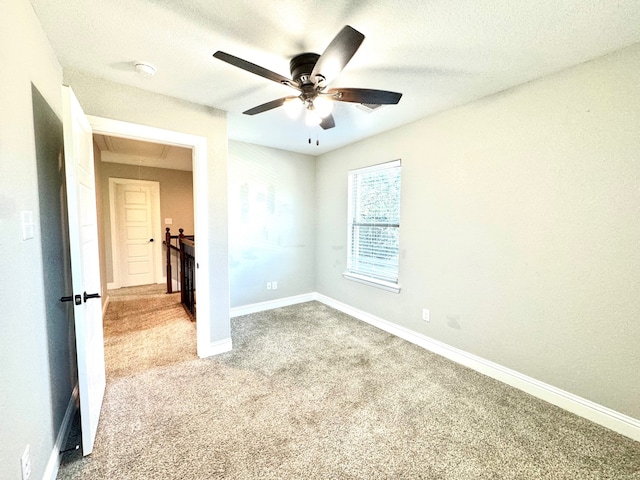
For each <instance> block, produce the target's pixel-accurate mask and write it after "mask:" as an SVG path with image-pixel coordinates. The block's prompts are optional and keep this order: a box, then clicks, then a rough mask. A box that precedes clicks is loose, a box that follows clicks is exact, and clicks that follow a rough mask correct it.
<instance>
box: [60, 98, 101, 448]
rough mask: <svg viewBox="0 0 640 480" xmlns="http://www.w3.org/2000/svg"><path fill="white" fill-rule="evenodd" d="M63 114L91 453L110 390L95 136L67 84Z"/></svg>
mask: <svg viewBox="0 0 640 480" xmlns="http://www.w3.org/2000/svg"><path fill="white" fill-rule="evenodd" d="M62 114H63V119H62V120H63V125H64V154H65V170H66V180H67V203H68V211H69V237H70V240H69V243H70V249H71V275H72V283H73V297H72V300H73V302H74V309H73V313H74V317H75V330H76V349H77V357H78V387H79V391H80V416H81V425H82V451H83V454H84V455H89V454H90V453H91V451H92V450H93V444H94V442H95V438H96V432H97V430H98V420H99V418H100V409H101V407H102V399H103V397H104V390H105V386H106V376H105V366H104V340H103V332H102V302H101V301H100V298H99V293H100V292H101V288H100V261H99V256H98V222H97V211H96V191H95V190H96V189H95V177H94V169H93V134H92V131H91V126H90V125H89V121H88V120H87V118H86V116H85V114H84V112H83V111H82V108H81V107H80V104H79V103H78V100H77V99H76V97H75V95H74V94H73V91H72V90H71V88H69V87H66V86H63V87H62Z"/></svg>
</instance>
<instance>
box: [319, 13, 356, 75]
mask: <svg viewBox="0 0 640 480" xmlns="http://www.w3.org/2000/svg"><path fill="white" fill-rule="evenodd" d="M363 41H364V35H363V34H361V33H360V32H359V31H357V30H356V29H354V28H352V27H350V26H349V25H345V27H344V28H343V29H342V30H340V32H339V33H338V35H336V36H335V38H334V39H333V40H331V43H330V44H329V46H328V47H327V48H326V50H325V51H324V53H323V54H322V55H321V56H320V58H319V59H318V61H317V62H316V64H315V66H314V67H313V71H312V72H311V81H312V82H313V83H315V84H316V85H318V84H319V83H324V84H328V83H330V82H331V81H332V80H333V79H334V78H335V77H336V76H337V75H338V73H340V72H341V71H342V69H343V68H344V67H345V65H346V64H347V63H348V62H349V60H351V57H353V55H354V54H355V53H356V51H357V50H358V48H360V45H361V44H362V42H363ZM318 76H320V78H319V79H318ZM318 80H320V81H318Z"/></svg>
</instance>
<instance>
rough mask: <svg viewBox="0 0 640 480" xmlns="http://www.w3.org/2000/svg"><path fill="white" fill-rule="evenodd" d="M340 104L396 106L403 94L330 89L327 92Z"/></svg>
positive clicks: (362, 89)
mask: <svg viewBox="0 0 640 480" xmlns="http://www.w3.org/2000/svg"><path fill="white" fill-rule="evenodd" d="M326 93H327V94H328V95H331V96H332V97H333V99H334V100H337V101H339V102H353V103H371V104H378V105H395V104H397V103H398V102H399V101H400V98H402V94H401V93H397V92H388V91H386V90H371V89H369V88H330V89H329V90H327V92H326Z"/></svg>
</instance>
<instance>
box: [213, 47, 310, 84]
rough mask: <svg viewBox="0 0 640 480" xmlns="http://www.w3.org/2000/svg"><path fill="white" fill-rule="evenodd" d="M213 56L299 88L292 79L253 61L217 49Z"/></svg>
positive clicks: (277, 81)
mask: <svg viewBox="0 0 640 480" xmlns="http://www.w3.org/2000/svg"><path fill="white" fill-rule="evenodd" d="M213 57H214V58H217V59H218V60H222V61H223V62H227V63H228V64H230V65H233V66H234V67H238V68H241V69H243V70H246V71H247V72H251V73H253V74H255V75H260V76H261V77H264V78H266V79H268V80H271V81H274V82H276V83H280V84H282V85H287V86H289V87H291V88H295V89H296V90H300V88H299V87H298V86H297V85H296V84H295V83H294V82H293V80H291V79H289V78H287V77H284V76H282V75H280V74H279V73H275V72H272V71H271V70H267V69H266V68H264V67H261V66H260V65H256V64H255V63H251V62H247V61H246V60H243V59H241V58H238V57H234V56H233V55H230V54H228V53H225V52H221V51H217V52H216V53H214V54H213Z"/></svg>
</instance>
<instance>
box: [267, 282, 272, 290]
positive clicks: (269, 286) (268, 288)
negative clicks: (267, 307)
mask: <svg viewBox="0 0 640 480" xmlns="http://www.w3.org/2000/svg"><path fill="white" fill-rule="evenodd" d="M267 290H271V282H267Z"/></svg>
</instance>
